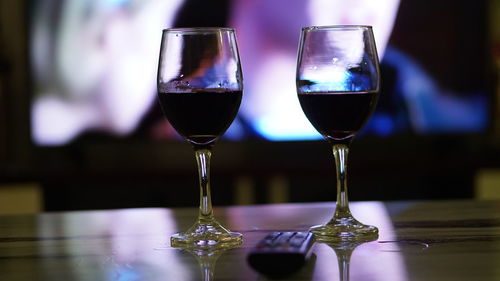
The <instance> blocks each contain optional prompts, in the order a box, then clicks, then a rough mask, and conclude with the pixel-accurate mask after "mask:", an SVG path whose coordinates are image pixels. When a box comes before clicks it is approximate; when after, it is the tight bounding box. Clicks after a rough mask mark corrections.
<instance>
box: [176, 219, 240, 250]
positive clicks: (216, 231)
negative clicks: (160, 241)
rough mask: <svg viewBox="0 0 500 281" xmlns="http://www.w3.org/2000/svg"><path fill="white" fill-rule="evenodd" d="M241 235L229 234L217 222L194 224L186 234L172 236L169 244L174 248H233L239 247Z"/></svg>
mask: <svg viewBox="0 0 500 281" xmlns="http://www.w3.org/2000/svg"><path fill="white" fill-rule="evenodd" d="M242 242H243V235H242V234H241V233H238V232H231V231H229V230H227V229H226V228H224V227H223V226H222V225H221V224H220V223H219V222H217V221H215V220H212V221H210V222H200V221H198V222H196V223H195V224H194V225H193V226H192V227H191V228H189V229H188V230H187V231H186V232H180V233H177V234H174V235H172V237H171V238H170V244H171V246H172V247H176V248H195V249H204V248H212V249H217V248H233V247H235V246H239V245H241V243H242Z"/></svg>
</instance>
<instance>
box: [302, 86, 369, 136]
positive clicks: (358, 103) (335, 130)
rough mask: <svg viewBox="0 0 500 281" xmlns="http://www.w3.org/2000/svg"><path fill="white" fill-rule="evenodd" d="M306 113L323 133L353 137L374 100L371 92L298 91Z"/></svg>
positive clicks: (363, 122)
mask: <svg viewBox="0 0 500 281" xmlns="http://www.w3.org/2000/svg"><path fill="white" fill-rule="evenodd" d="M298 96H299V101H300V105H301V107H302V110H303V111H304V113H305V115H306V117H307V118H308V119H309V121H310V122H311V124H312V125H313V126H314V128H316V130H318V131H319V132H320V133H321V134H322V135H323V136H324V137H326V138H327V139H330V140H344V139H348V138H350V137H353V136H354V135H355V134H356V133H357V132H358V131H359V130H361V128H363V126H364V124H365V123H366V121H367V120H368V119H369V117H370V116H371V114H372V113H373V110H374V109H375V105H376V103H377V97H378V93H377V92H375V91H373V92H306V93H299V95H298Z"/></svg>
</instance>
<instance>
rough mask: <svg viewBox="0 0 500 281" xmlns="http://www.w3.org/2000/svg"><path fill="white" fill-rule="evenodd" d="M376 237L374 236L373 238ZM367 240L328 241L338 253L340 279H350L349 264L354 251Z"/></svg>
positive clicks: (346, 280)
mask: <svg viewBox="0 0 500 281" xmlns="http://www.w3.org/2000/svg"><path fill="white" fill-rule="evenodd" d="M375 239H376V238H373V239H372V240H375ZM366 242H369V241H337V242H331V243H327V245H328V246H330V247H331V248H332V249H333V250H334V251H335V255H337V260H338V263H339V280H340V281H349V265H350V263H351V255H352V252H354V249H356V247H358V246H359V245H361V244H364V243H366Z"/></svg>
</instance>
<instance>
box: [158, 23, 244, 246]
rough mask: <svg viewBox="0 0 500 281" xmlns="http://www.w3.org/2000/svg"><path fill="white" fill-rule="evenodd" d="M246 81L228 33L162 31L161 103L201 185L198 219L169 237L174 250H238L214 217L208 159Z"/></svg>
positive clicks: (232, 35) (234, 235)
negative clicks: (190, 153)
mask: <svg viewBox="0 0 500 281" xmlns="http://www.w3.org/2000/svg"><path fill="white" fill-rule="evenodd" d="M242 90H243V79H242V75H241V66H240V60H239V54H238V49H237V45H236V37H235V33H234V30H233V29H230V28H174V29H166V30H164V31H163V37H162V45H161V51H160V61H159V66H158V98H159V100H160V104H161V107H162V109H163V112H164V114H165V116H166V117H167V119H168V120H169V122H170V123H171V124H172V126H173V127H174V128H175V129H176V130H177V132H178V133H179V134H181V135H182V136H183V137H184V138H186V140H187V141H188V142H189V143H191V144H192V145H193V148H194V150H195V154H196V160H197V163H198V173H199V181H200V209H199V215H198V220H197V221H196V223H195V224H194V225H193V226H192V227H191V228H189V229H188V230H187V231H186V232H183V233H177V234H175V235H173V236H172V237H171V244H172V245H173V246H184V247H221V246H227V245H237V244H240V243H241V241H242V235H241V234H240V233H235V232H230V231H228V230H227V229H225V228H224V227H223V226H222V225H221V224H220V223H219V222H217V221H216V220H215V218H214V216H213V211H212V202H211V197H210V177H209V176H210V157H211V154H212V153H211V148H212V146H213V144H214V143H215V141H216V140H217V139H218V138H219V137H220V136H221V135H222V134H223V133H224V132H225V131H226V129H227V128H228V127H229V125H230V124H231V122H232V121H233V119H234V117H235V116H236V113H237V112H238V108H239V106H240V102H241V95H242Z"/></svg>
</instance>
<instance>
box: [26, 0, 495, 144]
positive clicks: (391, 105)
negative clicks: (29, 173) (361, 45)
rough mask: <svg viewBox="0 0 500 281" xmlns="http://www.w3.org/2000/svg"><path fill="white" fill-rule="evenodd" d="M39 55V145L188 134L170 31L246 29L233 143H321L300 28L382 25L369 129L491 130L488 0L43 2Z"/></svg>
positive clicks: (35, 101)
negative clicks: (163, 43) (174, 111)
mask: <svg viewBox="0 0 500 281" xmlns="http://www.w3.org/2000/svg"><path fill="white" fill-rule="evenodd" d="M30 9H31V13H30V15H31V18H30V33H29V43H30V46H29V50H30V62H31V71H32V77H33V79H34V83H33V85H34V86H33V98H32V102H31V125H32V126H31V133H32V139H33V141H34V143H35V144H37V145H43V146H47V145H48V146H52V145H53V146H60V145H66V144H69V143H71V142H73V141H75V140H77V139H79V138H82V137H85V136H89V135H90V136H95V135H100V136H109V137H120V138H122V137H123V138H125V137H138V138H145V139H155V140H163V139H180V138H179V137H178V135H177V134H176V133H175V131H174V129H173V128H172V127H171V126H170V125H169V124H168V122H167V121H166V120H165V119H164V117H163V116H162V113H161V110H160V107H159V104H158V102H157V101H156V72H157V64H158V55H159V48H160V40H161V31H162V29H164V28H169V27H190V26H191V27H193V26H230V27H234V28H235V29H236V34H237V39H238V44H239V51H240V57H241V61H242V67H243V76H244V95H243V101H242V104H241V107H240V111H239V115H238V117H237V119H236V120H235V122H234V123H233V125H232V126H231V127H230V129H229V130H228V132H227V133H226V135H225V136H224V137H225V138H226V139H231V140H245V139H250V138H258V139H266V140H271V141H282V140H285V141H286V140H314V139H320V138H321V136H320V135H319V134H318V133H317V132H316V130H315V129H314V128H313V127H312V126H311V125H310V123H309V121H308V120H307V119H306V117H305V116H304V114H303V113H302V110H301V108H300V105H299V103H298V99H297V94H296V90H295V68H296V56H297V48H298V40H299V35H300V29H301V28H302V27H304V26H311V25H337V24H342V25H345V24H356V25H358V24H359V25H371V26H373V28H374V33H375V37H376V43H377V48H378V52H379V58H380V60H381V73H382V81H383V83H382V92H381V98H380V100H379V104H378V108H377V110H376V112H375V114H374V115H373V117H372V118H371V119H370V121H369V123H368V124H367V126H366V127H365V129H364V131H363V134H366V135H368V134H369V135H374V136H382V137H385V136H392V135H397V134H407V133H413V134H423V135H426V134H443V133H446V134H448V133H479V132H485V131H486V130H487V129H488V128H489V126H490V104H491V101H492V95H491V93H490V92H489V89H488V75H489V74H488V63H489V60H488V57H487V55H488V51H487V48H488V46H487V31H486V26H487V24H488V22H487V20H486V19H485V17H486V15H487V12H486V11H487V4H486V1H477V2H474V4H472V3H471V2H469V1H464V2H463V1H458V2H457V1H452V0H445V1H431V0H425V1H418V0H410V1H402V2H400V1H399V0H381V1H372V0H358V1H343V0H273V1H267V0H233V1H230V0H225V1H202V0H169V1H163V0H38V1H31V7H30Z"/></svg>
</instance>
